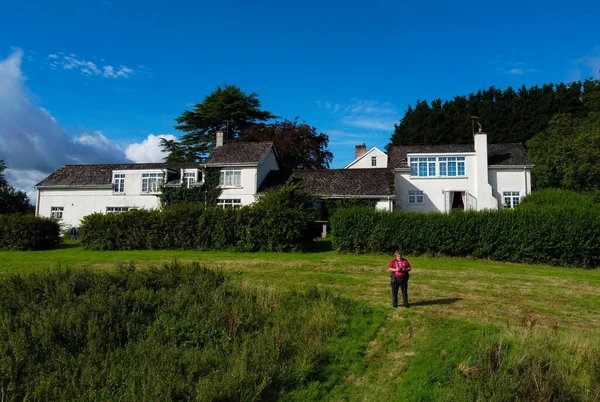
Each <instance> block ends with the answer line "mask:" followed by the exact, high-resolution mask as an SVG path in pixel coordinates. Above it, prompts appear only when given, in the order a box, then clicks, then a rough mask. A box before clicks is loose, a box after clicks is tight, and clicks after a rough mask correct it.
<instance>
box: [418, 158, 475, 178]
mask: <svg viewBox="0 0 600 402" xmlns="http://www.w3.org/2000/svg"><path fill="white" fill-rule="evenodd" d="M466 159H467V158H466V157H464V156H411V157H410V158H409V166H410V176H411V177H438V178H439V177H463V178H464V177H467V168H466ZM451 164H452V165H453V167H454V173H455V174H453V175H450V165H451ZM461 170H462V174H459V172H460V171H461Z"/></svg>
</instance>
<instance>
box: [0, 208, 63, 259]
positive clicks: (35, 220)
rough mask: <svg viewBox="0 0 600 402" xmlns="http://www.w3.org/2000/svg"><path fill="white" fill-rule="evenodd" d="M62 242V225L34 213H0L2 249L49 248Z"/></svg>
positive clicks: (0, 248) (0, 246)
mask: <svg viewBox="0 0 600 402" xmlns="http://www.w3.org/2000/svg"><path fill="white" fill-rule="evenodd" d="M59 243H60V225H59V224H58V222H57V221H56V220H54V219H50V218H40V217H36V216H34V215H20V214H14V215H0V250H48V249H51V248H54V247H56V246H58V244H59Z"/></svg>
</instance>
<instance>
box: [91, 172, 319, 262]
mask: <svg viewBox="0 0 600 402" xmlns="http://www.w3.org/2000/svg"><path fill="white" fill-rule="evenodd" d="M313 227H314V207H313V201H312V198H311V197H310V196H308V195H307V194H306V193H305V192H304V191H303V190H302V189H301V188H300V187H299V186H298V185H297V184H296V183H294V182H290V183H288V184H286V185H285V186H283V187H282V188H280V189H278V190H276V191H272V192H270V193H267V194H266V195H264V196H262V197H261V198H260V199H259V200H258V201H257V202H256V203H254V204H253V205H251V206H247V207H243V208H239V209H223V208H220V207H209V208H205V207H203V206H200V205H189V204H188V205H179V206H173V207H169V208H166V209H164V210H162V211H158V210H151V211H148V210H137V211H129V212H126V213H123V214H107V215H105V214H99V213H98V214H93V215H89V216H86V217H85V218H84V219H83V222H82V224H81V228H80V241H81V244H82V245H83V247H85V248H87V249H91V250H145V249H199V250H237V251H302V250H305V249H307V248H308V247H310V245H311V244H312V240H313Z"/></svg>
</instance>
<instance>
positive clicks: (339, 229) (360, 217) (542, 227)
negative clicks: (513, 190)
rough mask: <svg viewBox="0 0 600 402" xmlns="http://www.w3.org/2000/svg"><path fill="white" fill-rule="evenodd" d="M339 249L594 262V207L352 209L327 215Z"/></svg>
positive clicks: (599, 259)
mask: <svg viewBox="0 0 600 402" xmlns="http://www.w3.org/2000/svg"><path fill="white" fill-rule="evenodd" d="M332 234H333V246H334V248H335V249H337V250H338V251H342V252H375V253H391V252H393V250H395V249H396V248H398V247H401V248H402V249H403V250H404V251H405V252H406V253H409V254H422V253H434V254H436V253H441V254H445V255H450V256H467V255H473V256H476V257H480V258H491V259H494V260H502V261H521V262H530V263H547V264H553V265H576V266H584V267H597V266H598V265H600V212H599V211H597V210H596V209H590V208H586V207H580V208H575V207H574V208H571V209H565V208H523V209H518V210H501V211H482V212H475V211H471V212H458V213H450V214H442V213H428V214H422V213H404V212H381V211H374V210H372V209H364V208H352V209H345V210H340V211H338V212H337V213H336V215H335V216H333V218H332Z"/></svg>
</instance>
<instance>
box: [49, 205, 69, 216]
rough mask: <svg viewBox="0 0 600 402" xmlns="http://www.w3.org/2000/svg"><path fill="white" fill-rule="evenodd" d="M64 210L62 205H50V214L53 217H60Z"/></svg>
mask: <svg viewBox="0 0 600 402" xmlns="http://www.w3.org/2000/svg"><path fill="white" fill-rule="evenodd" d="M64 210H65V208H64V207H51V208H50V216H51V217H52V218H54V219H62V217H63V211H64Z"/></svg>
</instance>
